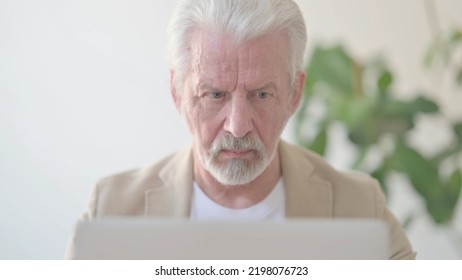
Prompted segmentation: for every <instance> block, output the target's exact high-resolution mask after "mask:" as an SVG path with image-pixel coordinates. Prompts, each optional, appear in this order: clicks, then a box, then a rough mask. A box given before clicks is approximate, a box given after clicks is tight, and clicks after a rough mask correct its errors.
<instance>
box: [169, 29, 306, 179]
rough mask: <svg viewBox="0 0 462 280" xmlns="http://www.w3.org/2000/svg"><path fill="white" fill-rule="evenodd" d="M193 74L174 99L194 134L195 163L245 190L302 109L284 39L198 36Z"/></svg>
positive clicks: (193, 43)
mask: <svg viewBox="0 0 462 280" xmlns="http://www.w3.org/2000/svg"><path fill="white" fill-rule="evenodd" d="M189 51H190V55H191V68H190V69H189V71H188V72H187V74H186V77H185V81H184V86H183V87H182V92H178V93H177V94H176V95H175V96H174V98H175V103H176V105H177V108H178V110H180V112H181V113H182V114H183V115H184V117H185V119H186V121H187V124H188V127H189V129H190V132H191V134H192V136H193V144H194V155H195V160H196V162H197V161H200V164H201V167H202V168H203V169H204V170H206V171H207V172H209V173H210V174H211V175H212V176H213V177H214V178H215V179H216V180H217V181H218V182H220V183H221V184H222V185H244V184H248V183H250V182H251V181H253V180H254V179H255V178H257V177H258V176H259V175H260V174H261V173H262V172H263V171H264V170H265V169H266V168H267V167H268V165H269V164H270V162H271V161H272V160H273V158H274V156H275V154H276V150H277V144H278V140H279V137H280V134H281V132H282V130H283V128H284V126H285V124H286V122H287V120H288V118H289V117H290V116H291V115H292V113H293V112H294V111H295V109H296V108H297V106H298V103H299V97H300V93H301V86H299V85H301V84H302V83H303V79H304V74H298V75H299V77H298V78H299V79H297V80H300V79H301V80H302V81H301V82H299V83H298V84H297V85H296V86H295V89H294V90H295V92H294V94H293V96H291V92H292V83H291V79H290V76H289V71H288V63H287V61H288V56H287V54H288V46H287V40H286V37H285V36H284V35H283V34H277V33H273V34H269V35H264V36H261V37H259V38H257V39H254V40H251V41H248V42H246V43H243V44H240V45H239V44H237V43H236V42H235V41H234V40H232V39H231V38H229V37H228V36H224V35H211V34H209V33H205V32H199V31H196V32H194V33H193V36H192V40H191V44H190V49H189Z"/></svg>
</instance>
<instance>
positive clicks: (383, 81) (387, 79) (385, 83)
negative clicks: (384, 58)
mask: <svg viewBox="0 0 462 280" xmlns="http://www.w3.org/2000/svg"><path fill="white" fill-rule="evenodd" d="M392 82H393V76H392V74H391V73H390V72H389V71H384V72H383V73H382V74H381V75H380V77H379V81H378V83H377V84H378V87H379V92H380V93H381V94H385V93H386V92H387V91H388V89H389V88H390V85H391V83H392Z"/></svg>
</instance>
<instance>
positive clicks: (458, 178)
mask: <svg viewBox="0 0 462 280" xmlns="http://www.w3.org/2000/svg"><path fill="white" fill-rule="evenodd" d="M448 186H449V195H450V197H451V198H454V199H455V201H454V202H457V199H458V198H459V195H460V190H461V186H462V174H461V171H460V170H454V172H453V173H452V175H451V177H450V178H449V183H448Z"/></svg>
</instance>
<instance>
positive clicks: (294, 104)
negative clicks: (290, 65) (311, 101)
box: [290, 71, 306, 115]
mask: <svg viewBox="0 0 462 280" xmlns="http://www.w3.org/2000/svg"><path fill="white" fill-rule="evenodd" d="M295 75H296V77H295V80H294V84H293V92H292V98H291V100H290V114H291V115H292V114H293V113H295V111H297V109H298V106H300V102H301V100H302V97H303V89H304V88H305V79H306V73H305V71H298V72H297V73H296V74H295Z"/></svg>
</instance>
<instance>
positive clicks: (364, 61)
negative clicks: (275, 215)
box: [0, 0, 462, 259]
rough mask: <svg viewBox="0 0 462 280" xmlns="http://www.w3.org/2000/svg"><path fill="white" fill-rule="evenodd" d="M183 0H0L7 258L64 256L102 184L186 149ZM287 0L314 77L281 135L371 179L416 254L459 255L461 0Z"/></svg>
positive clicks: (0, 204)
mask: <svg viewBox="0 0 462 280" xmlns="http://www.w3.org/2000/svg"><path fill="white" fill-rule="evenodd" d="M176 2H177V1H152V0H150V1H148V0H138V1H123V0H111V1H110V0H80V1H63V0H46V1H32V0H0V259H60V258H63V256H64V251H65V247H66V243H67V241H68V239H69V237H70V235H71V233H72V231H73V227H74V223H75V221H76V220H77V219H78V217H79V216H80V215H81V213H82V212H83V211H84V210H85V207H86V201H87V198H88V195H89V193H90V190H91V188H92V187H93V185H94V183H95V182H96V181H97V180H98V179H99V178H101V177H103V176H106V175H109V174H112V173H115V172H119V171H123V170H127V169H131V168H136V167H140V166H143V165H146V164H149V163H151V162H154V161H156V160H158V159H160V158H162V157H163V156H165V155H167V154H169V153H172V152H174V151H175V150H177V149H179V148H181V147H183V146H185V145H187V144H188V143H189V141H190V138H189V135H188V133H187V130H186V127H185V125H184V124H183V122H182V120H181V119H180V117H179V116H178V115H177V113H176V112H175V110H174V106H173V102H172V101H171V99H170V92H169V65H168V63H167V59H166V33H165V30H166V26H167V23H168V18H169V16H170V14H171V13H172V11H173V8H174V5H175V4H176ZM296 2H297V3H298V4H299V6H300V8H301V10H302V12H303V14H304V16H305V20H306V22H307V26H308V32H309V48H308V50H307V69H308V72H309V73H308V76H309V79H308V84H307V90H306V96H305V103H304V104H303V106H302V108H301V109H300V111H299V112H298V113H297V115H296V117H295V118H294V119H293V120H292V121H291V122H290V123H289V125H288V127H287V128H286V130H285V131H284V135H283V136H284V138H285V139H287V140H288V141H290V142H292V143H299V144H302V145H304V146H306V147H310V148H312V149H315V150H316V151H318V152H320V153H323V154H324V155H325V156H326V157H327V158H328V159H329V160H330V161H331V162H332V164H334V165H335V166H336V167H338V168H339V169H350V168H356V169H361V170H364V171H366V172H369V173H372V174H373V175H374V176H376V177H377V178H378V179H379V180H380V181H381V182H382V183H383V188H384V191H386V193H387V195H388V199H389V205H390V208H391V209H392V211H393V212H394V213H395V215H396V216H397V217H398V219H399V220H400V221H401V222H402V223H403V224H405V226H406V231H407V233H408V235H409V237H410V239H411V242H412V244H413V246H414V249H415V250H416V251H417V252H418V255H417V257H418V258H419V259H461V258H462V203H461V202H460V200H461V199H459V197H460V185H461V178H460V177H461V175H460V170H461V169H462V156H461V145H462V144H461V142H462V141H461V139H462V127H461V125H460V124H461V123H462V110H461V108H460V107H461V105H462V87H461V80H462V70H461V69H462V56H461V55H462V53H461V41H462V35H461V33H460V31H461V29H462V16H461V15H460V11H462V1H458V0H440V1H431V0H409V1H399V0H390V1H380V0H355V1H346V0H337V1H334V0H332V1H327V0H303V1H302V0H299V1H296ZM326 65H332V66H331V67H327V66H326Z"/></svg>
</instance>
